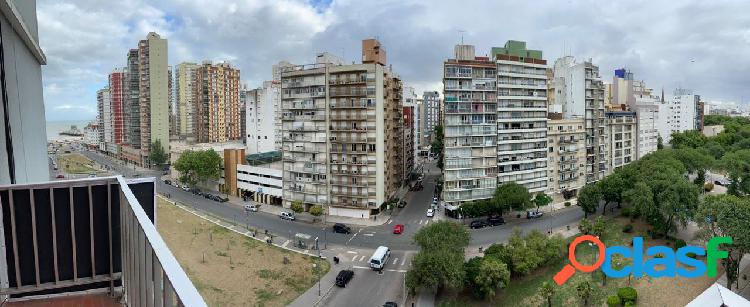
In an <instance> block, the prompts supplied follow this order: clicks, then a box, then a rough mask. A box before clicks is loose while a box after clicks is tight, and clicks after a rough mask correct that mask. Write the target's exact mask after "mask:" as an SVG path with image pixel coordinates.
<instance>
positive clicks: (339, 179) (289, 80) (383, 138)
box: [280, 40, 403, 218]
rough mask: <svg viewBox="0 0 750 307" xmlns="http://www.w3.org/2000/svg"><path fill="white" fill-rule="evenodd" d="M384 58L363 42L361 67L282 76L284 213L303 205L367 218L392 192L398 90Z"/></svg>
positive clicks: (308, 69)
mask: <svg viewBox="0 0 750 307" xmlns="http://www.w3.org/2000/svg"><path fill="white" fill-rule="evenodd" d="M368 48H370V49H372V48H377V50H367V49H368ZM384 54H385V52H384V51H383V50H382V49H380V44H379V43H377V42H376V41H375V42H373V41H372V40H365V41H363V55H365V56H364V58H363V62H362V64H352V65H337V64H335V63H331V62H333V61H330V60H327V59H325V58H318V59H317V63H316V64H310V65H302V66H294V67H286V68H284V69H282V70H281V72H280V74H281V90H282V92H281V93H282V94H281V102H282V120H283V122H282V132H283V137H282V151H283V164H284V167H283V169H284V171H283V181H284V187H283V199H284V206H285V207H289V206H290V205H291V203H292V202H301V203H303V204H304V205H305V206H306V207H308V208H309V207H310V206H312V205H322V206H324V207H327V208H328V214H332V215H341V216H350V217H358V218H367V217H369V216H370V214H371V213H376V212H377V211H378V210H379V208H380V205H381V204H383V203H384V202H385V201H387V200H388V199H389V198H390V197H392V196H393V195H394V194H395V193H396V191H397V189H398V187H399V186H400V184H401V178H403V173H402V172H403V169H402V168H403V151H402V146H403V143H402V142H403V131H402V122H403V114H402V112H403V109H402V102H401V95H402V86H401V80H400V79H399V78H398V76H396V75H395V74H394V73H393V72H392V71H391V70H390V69H389V68H388V67H386V66H385V63H384ZM373 55H374V56H375V58H373ZM380 55H383V56H382V57H381V56H380Z"/></svg>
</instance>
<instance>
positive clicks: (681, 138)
mask: <svg viewBox="0 0 750 307" xmlns="http://www.w3.org/2000/svg"><path fill="white" fill-rule="evenodd" d="M707 141H708V138H707V137H706V136H705V135H703V133H702V132H701V131H698V130H687V131H685V132H673V133H672V139H671V140H670V141H669V144H671V145H672V148H674V149H680V148H699V147H702V146H703V145H705V144H706V142H707Z"/></svg>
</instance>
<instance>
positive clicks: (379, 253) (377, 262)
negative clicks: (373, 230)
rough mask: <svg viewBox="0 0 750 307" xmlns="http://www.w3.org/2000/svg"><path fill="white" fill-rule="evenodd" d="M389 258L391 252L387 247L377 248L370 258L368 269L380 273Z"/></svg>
mask: <svg viewBox="0 0 750 307" xmlns="http://www.w3.org/2000/svg"><path fill="white" fill-rule="evenodd" d="M390 257H391V250H390V249H389V248H388V247H385V246H379V247H378V249H376V250H375V253H373V254H372V257H370V267H371V268H372V269H373V270H377V271H380V270H382V269H383V267H384V266H385V263H386V262H388V258H390Z"/></svg>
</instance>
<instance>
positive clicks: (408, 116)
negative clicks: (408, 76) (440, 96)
mask: <svg viewBox="0 0 750 307" xmlns="http://www.w3.org/2000/svg"><path fill="white" fill-rule="evenodd" d="M402 104H403V106H404V121H405V122H404V138H405V139H404V145H408V146H409V147H410V148H409V149H408V150H407V149H405V151H404V152H405V153H406V152H408V154H409V155H410V156H411V158H409V157H406V156H405V157H404V158H405V159H404V165H410V167H412V168H413V167H414V163H415V161H417V156H418V155H419V142H418V140H419V138H420V137H421V136H422V135H421V130H422V129H421V127H420V122H421V114H420V113H419V107H420V105H421V102H420V101H419V97H418V96H417V93H416V92H415V91H414V88H413V87H411V86H404V93H403V95H402ZM406 121H408V122H406ZM407 130H408V131H407ZM407 137H408V138H409V139H408V140H407V139H406V138H407ZM409 161H410V162H409ZM405 169H406V168H405ZM408 175H409V174H408V173H407V174H404V176H408Z"/></svg>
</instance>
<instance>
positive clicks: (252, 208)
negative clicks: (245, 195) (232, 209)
mask: <svg viewBox="0 0 750 307" xmlns="http://www.w3.org/2000/svg"><path fill="white" fill-rule="evenodd" d="M245 212H258V206H256V205H245Z"/></svg>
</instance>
